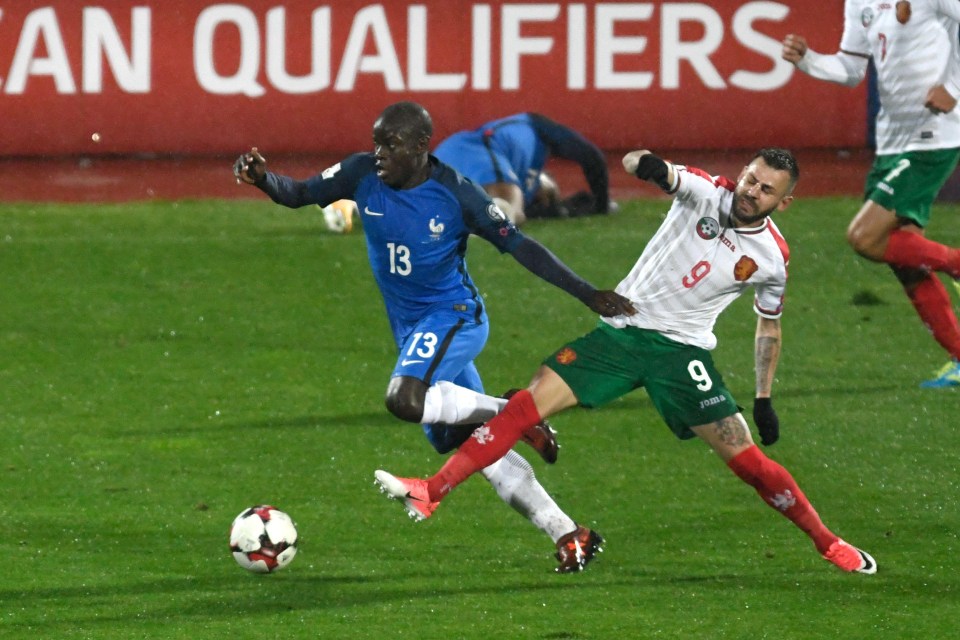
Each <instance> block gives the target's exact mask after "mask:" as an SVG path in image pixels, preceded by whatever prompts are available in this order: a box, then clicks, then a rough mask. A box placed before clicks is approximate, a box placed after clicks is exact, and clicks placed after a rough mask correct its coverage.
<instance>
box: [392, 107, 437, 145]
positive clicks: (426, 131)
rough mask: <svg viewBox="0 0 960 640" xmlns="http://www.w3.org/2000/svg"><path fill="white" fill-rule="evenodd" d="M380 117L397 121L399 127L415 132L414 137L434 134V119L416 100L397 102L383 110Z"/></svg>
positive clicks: (393, 121) (418, 137)
mask: <svg viewBox="0 0 960 640" xmlns="http://www.w3.org/2000/svg"><path fill="white" fill-rule="evenodd" d="M380 119H381V120H383V121H387V122H391V123H395V124H396V126H397V127H398V128H400V129H402V130H404V131H407V132H409V133H411V134H413V138H414V139H420V138H423V137H427V138H430V137H432V136H433V119H432V118H430V114H429V113H428V112H427V110H426V109H424V108H423V106H422V105H420V104H418V103H416V102H410V101H404V102H395V103H393V104H391V105H390V106H388V107H387V108H386V109H384V110H383V113H381V114H380Z"/></svg>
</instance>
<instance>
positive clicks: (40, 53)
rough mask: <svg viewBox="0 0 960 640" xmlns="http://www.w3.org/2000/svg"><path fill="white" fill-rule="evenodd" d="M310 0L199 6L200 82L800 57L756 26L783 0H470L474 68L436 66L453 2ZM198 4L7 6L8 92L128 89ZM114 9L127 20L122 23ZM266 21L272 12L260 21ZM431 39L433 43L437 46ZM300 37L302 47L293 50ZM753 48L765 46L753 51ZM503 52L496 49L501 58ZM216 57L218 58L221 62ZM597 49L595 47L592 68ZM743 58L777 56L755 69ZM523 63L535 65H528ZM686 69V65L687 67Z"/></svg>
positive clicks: (736, 78) (702, 64) (611, 70)
mask: <svg viewBox="0 0 960 640" xmlns="http://www.w3.org/2000/svg"><path fill="white" fill-rule="evenodd" d="M144 1H149V0H144ZM131 4H133V3H131ZM287 4H288V5H290V4H296V3H287ZM302 4H303V10H295V11H288V9H287V8H286V7H285V6H282V5H278V6H275V7H273V8H271V9H269V10H267V11H266V12H265V14H261V13H257V12H254V11H253V10H251V9H249V8H247V7H244V6H241V5H237V4H210V5H208V6H206V7H204V8H203V9H201V10H200V12H199V14H197V15H196V18H195V19H194V21H193V24H192V33H193V38H192V42H193V51H192V56H191V59H192V61H193V73H194V77H195V78H196V81H197V83H198V85H199V86H200V87H201V88H202V89H204V90H205V91H207V92H208V93H211V94H216V95H246V96H250V97H258V96H262V95H264V94H266V93H267V90H268V89H267V87H266V86H265V84H266V85H269V87H271V88H272V89H274V90H276V91H278V92H280V93H288V94H304V93H313V92H320V91H325V90H330V89H332V90H333V91H337V92H348V91H352V90H353V89H354V86H355V84H356V81H357V78H358V76H359V75H360V74H367V75H379V76H381V77H382V78H383V83H384V85H385V87H386V88H387V89H388V90H389V91H432V92H458V91H460V90H462V89H464V88H465V87H466V86H467V84H468V83H469V86H470V88H471V89H473V90H478V91H484V90H491V82H492V80H491V78H492V76H493V74H492V73H491V69H493V68H494V64H496V65H497V68H498V69H499V73H498V74H497V75H498V77H499V82H500V85H499V87H497V89H499V90H507V91H510V90H517V89H519V88H520V87H521V63H522V62H523V60H524V59H525V58H533V57H543V56H549V57H551V58H553V59H554V60H555V62H556V63H557V65H558V68H565V73H566V86H567V88H568V89H571V90H575V89H586V88H588V85H587V82H588V76H589V77H590V81H591V82H592V84H591V85H590V87H591V88H594V89H603V90H623V91H633V90H638V89H648V88H650V87H653V86H654V82H656V83H657V86H658V87H659V88H662V89H678V88H679V87H680V69H681V66H683V67H684V68H685V69H686V70H689V69H692V70H693V73H694V74H695V77H696V78H697V79H699V81H700V82H701V83H702V84H703V85H704V86H705V87H707V88H709V89H724V88H726V87H728V86H732V87H736V88H739V89H744V90H750V91H773V90H775V89H778V88H780V87H782V86H783V85H785V84H786V83H787V82H788V81H789V79H790V76H791V74H792V71H793V69H792V66H791V65H790V64H789V63H786V62H785V61H783V60H780V57H779V51H780V46H779V42H778V41H777V40H775V39H773V38H771V37H770V36H768V35H766V34H764V33H762V32H760V31H757V30H755V29H754V23H755V22H758V21H762V22H764V23H766V24H767V28H768V29H769V28H770V26H769V23H770V22H778V21H783V20H784V19H786V18H787V16H788V15H789V13H790V7H789V6H788V5H787V4H781V3H770V2H743V3H742V4H741V5H740V6H739V7H738V8H737V9H736V10H735V11H734V12H733V14H732V16H731V17H730V18H729V20H725V19H724V17H723V16H721V15H720V14H719V13H718V12H717V11H716V9H714V8H713V7H711V6H710V4H708V3H706V2H700V3H697V2H693V3H678V4H676V5H674V4H673V3H665V4H659V5H657V4H654V3H631V4H629V5H625V4H621V3H614V2H610V3H604V2H598V3H595V4H586V3H583V4H580V3H575V4H566V5H561V4H560V3H538V4H531V5H521V4H505V5H502V6H491V5H489V4H483V3H480V2H478V3H475V4H472V5H471V6H470V12H469V13H470V19H469V29H470V34H469V36H470V44H469V47H470V54H471V55H470V59H469V65H470V69H469V73H467V71H466V70H459V71H449V70H448V71H445V72H439V71H431V70H430V69H428V68H427V67H428V62H430V63H431V64H432V65H436V66H441V65H448V64H449V58H448V57H447V56H440V55H439V53H440V51H439V50H440V49H446V46H445V45H439V44H437V43H439V42H444V41H447V42H449V41H451V39H450V36H449V34H441V33H439V32H438V31H439V27H433V28H432V29H431V20H430V17H431V13H430V11H431V9H433V10H434V11H437V12H438V13H437V14H436V15H439V12H441V11H444V9H443V8H442V7H441V6H439V5H441V4H442V3H440V2H437V3H434V4H435V5H437V6H430V7H428V6H425V5H422V4H418V5H410V6H407V7H406V16H403V13H402V8H400V7H396V6H393V5H389V4H388V3H381V4H371V5H367V6H365V7H363V8H361V9H360V10H359V11H357V12H355V13H353V14H349V13H348V12H345V11H343V10H342V9H341V10H339V11H337V10H335V6H334V5H332V4H331V5H319V6H318V5H314V4H312V3H307V2H303V3H302ZM388 6H389V7H390V11H388V9H387V8H388ZM161 7H162V8H161ZM194 7H195V5H194V3H186V2H176V1H169V2H165V3H162V4H161V3H157V6H156V7H149V6H131V7H130V8H129V20H128V16H127V15H125V10H123V9H112V10H108V9H105V8H102V7H84V8H83V10H82V13H81V12H77V11H64V10H61V12H60V13H58V12H57V10H56V9H55V8H53V7H43V8H38V9H34V10H32V11H30V12H28V13H26V14H25V15H24V17H23V21H22V23H20V24H19V25H18V24H17V23H15V22H13V23H11V20H13V18H12V16H11V13H12V11H10V10H8V11H7V12H6V14H5V15H4V14H3V13H0V18H3V21H2V22H0V27H2V28H3V32H4V34H5V36H4V37H5V39H6V38H7V37H8V36H10V35H12V34H13V30H15V29H18V28H19V35H18V36H17V41H16V48H15V50H14V54H13V58H12V59H10V60H9V61H5V60H3V59H0V70H2V69H3V68H4V66H6V69H7V73H6V74H5V76H4V75H0V93H6V94H11V95H13V94H22V93H25V92H27V91H28V90H29V84H30V83H29V82H28V81H29V80H30V79H31V77H32V76H38V77H46V78H49V79H50V80H52V82H53V84H54V87H55V89H56V91H57V93H60V94H74V93H78V92H80V93H89V94H96V93H101V92H102V91H103V82H104V74H105V73H108V72H109V73H112V74H113V79H114V81H115V82H116V84H117V86H118V87H119V88H120V89H122V90H124V91H126V92H128V93H134V94H136V93H150V92H151V91H152V89H153V86H152V84H153V83H152V64H153V57H154V56H153V55H152V53H153V42H154V41H158V42H162V41H164V40H169V39H171V38H167V37H165V35H164V34H163V33H155V32H154V26H155V24H157V23H160V24H163V25H164V26H165V27H170V28H175V29H177V33H180V32H181V31H180V30H181V29H182V28H190V26H191V25H189V24H175V22H176V21H175V20H169V19H168V20H163V21H160V20H157V21H154V13H160V12H163V11H170V12H174V13H175V15H176V16H177V19H176V20H179V21H181V22H185V21H188V20H190V19H191V16H192V15H193V14H192V12H191V9H193V8H194ZM657 9H658V10H657ZM446 10H449V9H446ZM308 11H309V12H310V14H309V18H310V23H309V24H310V25H311V38H310V39H309V40H306V41H299V40H298V41H295V42H290V43H288V42H287V39H286V34H287V22H288V20H290V21H294V20H297V21H299V20H302V19H304V18H306V15H305V14H306V13H307V12H308ZM121 13H123V15H121ZM18 15H19V14H18ZM404 18H405V20H404ZM494 20H497V21H498V27H499V28H498V31H499V33H500V34H501V37H500V42H499V43H494V42H493V41H492V34H493V32H494V29H493V25H494ZM401 21H403V22H402V23H401ZM118 22H119V23H120V24H123V25H124V27H125V28H123V29H121V27H118ZM127 24H129V27H126V25H127ZM544 24H548V25H555V27H556V33H555V35H552V36H548V35H530V31H531V29H533V28H537V27H536V25H541V26H540V28H539V29H538V31H539V33H541V34H542V33H543V28H542V25H544ZM681 24H684V25H686V26H685V30H687V28H686V27H689V26H690V25H695V26H694V27H690V28H689V32H691V33H697V34H698V35H697V39H696V40H693V41H684V40H682V39H681ZM261 25H265V30H262V27H261ZM588 25H589V26H590V29H588ZM400 29H405V33H406V35H407V42H408V43H409V44H408V47H406V49H407V51H406V59H405V60H404V61H403V62H404V63H405V65H404V64H401V58H400V55H399V54H398V48H397V44H396V40H397V36H395V33H394V32H395V31H396V30H400ZM335 30H336V32H337V34H338V35H339V34H340V32H341V31H342V30H345V31H346V33H347V38H346V45H345V46H344V47H343V50H342V51H336V52H334V51H332V46H331V41H332V35H333V34H334V32H335ZM231 32H233V33H231ZM624 32H633V33H638V32H645V33H652V34H658V35H661V36H662V40H661V46H660V50H659V51H656V50H651V49H650V47H649V46H648V45H649V42H650V40H649V38H648V37H647V36H644V35H617V34H618V33H619V34H623V33H624ZM64 33H67V34H76V33H79V34H80V36H81V37H80V42H81V50H80V51H76V50H75V49H68V48H67V47H66V46H65V43H73V42H75V41H76V39H75V38H69V37H68V38H64ZM228 34H229V35H228ZM234 34H238V35H239V44H240V46H239V48H238V49H236V50H233V47H231V49H230V51H225V50H223V47H225V46H226V45H225V43H227V42H229V43H231V44H232V43H235V42H236V40H235V35H234ZM431 36H432V40H431ZM228 37H229V39H228ZM452 41H455V42H460V41H462V40H460V39H456V38H454V39H453V40H452ZM431 42H433V47H434V49H435V52H434V55H433V56H432V57H431V55H430V53H431ZM218 45H219V46H220V47H221V49H220V50H218V49H217V47H218ZM734 46H735V47H736V49H737V55H736V57H735V58H733V57H732V54H731V53H729V52H728V53H726V55H724V56H723V58H724V60H725V62H731V61H733V60H735V65H736V66H742V67H744V68H739V69H735V70H733V71H731V72H730V73H729V74H728V75H727V76H726V77H724V76H723V75H721V73H720V72H719V71H718V69H717V67H716V66H715V65H714V63H713V61H712V57H715V56H716V55H717V54H718V51H720V50H721V47H727V48H732V47H734ZM298 47H302V48H304V51H302V52H301V51H298V50H297V48H298ZM588 47H590V49H589V55H588ZM288 48H289V49H290V52H291V56H292V55H297V56H302V55H303V56H305V55H306V54H307V52H306V49H308V48H309V59H310V60H311V67H310V71H309V72H308V73H306V74H302V75H294V74H291V73H289V71H288V70H287V67H286V56H287V52H288ZM563 50H566V52H567V54H566V55H565V56H562V57H561V56H560V55H557V54H556V52H557V51H563ZM744 50H746V51H749V52H752V53H754V54H756V55H755V56H754V57H748V56H744V55H743V51H744ZM215 51H216V52H217V55H216V56H214V52H215ZM365 52H366V53H365ZM496 53H498V54H499V59H496V60H495V59H494V57H495V54H496ZM334 54H339V58H336V59H335V58H334ZM231 56H235V58H231ZM215 57H216V60H217V63H218V65H214V58H215ZM588 60H592V64H591V65H590V68H589V71H590V72H589V73H588V66H587V61H588ZM77 61H79V62H80V64H81V65H82V66H81V68H82V73H81V78H80V86H79V89H78V86H77V79H76V78H75V77H74V72H73V66H72V65H71V63H74V64H76V63H77ZM104 62H105V63H106V64H104ZM641 63H643V65H645V66H647V67H654V66H655V67H657V68H658V69H657V72H656V73H654V72H653V71H624V70H622V69H624V68H637V67H638V66H642V65H641ZM726 66H727V67H729V65H726ZM218 67H219V68H218ZM404 67H405V68H406V75H404V71H403V69H404ZM334 68H335V71H336V73H334ZM747 68H752V69H757V68H760V69H769V70H768V71H765V72H755V71H747V70H746V69H747ZM618 69H619V70H618ZM261 71H265V74H264V78H265V81H266V82H265V84H264V83H263V82H261V80H260V78H261ZM527 72H528V74H529V73H532V71H531V70H530V69H529V68H528V71H527ZM686 77H690V76H689V74H688V75H686Z"/></svg>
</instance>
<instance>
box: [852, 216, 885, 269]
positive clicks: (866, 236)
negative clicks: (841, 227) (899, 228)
mask: <svg viewBox="0 0 960 640" xmlns="http://www.w3.org/2000/svg"><path fill="white" fill-rule="evenodd" d="M886 241H887V238H886V235H877V234H875V233H872V232H871V230H869V229H867V228H864V227H862V226H860V225H858V224H857V221H856V220H854V221H853V222H852V223H850V226H849V227H847V244H849V245H850V248H851V249H853V250H854V251H855V252H856V253H857V254H859V255H861V256H863V257H864V258H869V259H870V260H877V261H880V260H883V253H884V250H885V249H886Z"/></svg>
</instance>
